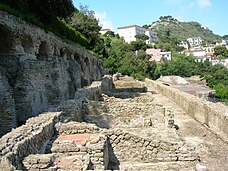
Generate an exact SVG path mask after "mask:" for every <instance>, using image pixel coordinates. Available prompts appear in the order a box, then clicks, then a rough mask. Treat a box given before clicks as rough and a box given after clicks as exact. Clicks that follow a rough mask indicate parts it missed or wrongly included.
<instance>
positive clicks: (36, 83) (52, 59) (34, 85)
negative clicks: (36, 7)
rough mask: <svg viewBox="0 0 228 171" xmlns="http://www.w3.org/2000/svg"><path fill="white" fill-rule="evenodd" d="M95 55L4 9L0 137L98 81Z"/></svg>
mask: <svg viewBox="0 0 228 171" xmlns="http://www.w3.org/2000/svg"><path fill="white" fill-rule="evenodd" d="M101 65H102V63H101V61H100V60H99V59H97V58H96V57H95V56H93V55H92V54H90V53H89V52H88V51H86V50H84V49H83V48H81V47H78V46H75V45H70V44H68V43H66V42H64V41H63V40H62V39H60V38H59V37H57V36H55V35H54V34H52V33H50V32H49V33H47V32H45V31H44V30H42V29H40V28H37V27H35V26H33V25H30V24H27V23H25V22H23V21H21V20H20V19H18V18H15V17H14V16H11V15H9V14H7V13H5V12H2V11H0V122H1V123H4V124H1V125H0V136H2V135H4V134H5V133H7V132H9V131H10V130H11V129H12V128H15V127H17V126H20V125H22V124H23V123H25V121H26V120H27V119H28V118H30V117H32V116H36V115H38V114H39V113H41V112H43V111H44V110H45V109H47V108H48V107H50V106H52V105H57V104H59V103H61V102H63V101H65V100H67V99H73V98H74V94H75V92H76V91H77V90H78V89H79V88H82V87H84V86H88V85H90V84H91V83H92V81H95V80H100V79H101V78H102V75H103V74H104V72H105V70H104V69H103V68H102V66H101Z"/></svg>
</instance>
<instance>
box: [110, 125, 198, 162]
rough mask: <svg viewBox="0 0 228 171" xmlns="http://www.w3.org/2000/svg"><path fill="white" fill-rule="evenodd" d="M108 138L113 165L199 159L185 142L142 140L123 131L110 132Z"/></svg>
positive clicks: (155, 139)
mask: <svg viewBox="0 0 228 171" xmlns="http://www.w3.org/2000/svg"><path fill="white" fill-rule="evenodd" d="M108 136H109V138H110V145H111V147H110V148H111V149H109V152H110V162H111V163H112V164H113V165H116V164H117V163H119V162H120V163H122V162H126V161H131V162H134V163H137V162H145V163H147V162H172V161H195V160H196V158H197V154H196V152H195V148H193V147H189V146H187V145H186V144H185V143H184V141H170V142H166V141H163V140H161V139H160V138H159V137H153V139H152V138H142V137H140V136H138V135H134V134H132V133H130V132H128V131H122V130H121V129H114V130H111V131H108ZM111 152H113V154H115V155H112V153H111Z"/></svg>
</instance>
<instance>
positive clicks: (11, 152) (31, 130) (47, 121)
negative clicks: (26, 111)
mask: <svg viewBox="0 0 228 171" xmlns="http://www.w3.org/2000/svg"><path fill="white" fill-rule="evenodd" d="M61 114H62V113H61V112H48V113H44V114H42V115H39V117H34V118H30V119H28V120H27V122H26V124H25V125H23V126H21V127H18V128H17V129H14V130H13V131H11V132H10V133H8V134H6V135H4V136H3V137H2V138H1V139H0V170H16V169H21V168H22V165H21V163H22V160H23V158H24V157H25V156H27V155H29V154H36V153H41V151H42V148H43V146H44V145H45V142H46V141H47V140H49V139H50V137H52V136H53V135H54V133H55V124H56V123H57V122H59V121H60V119H61Z"/></svg>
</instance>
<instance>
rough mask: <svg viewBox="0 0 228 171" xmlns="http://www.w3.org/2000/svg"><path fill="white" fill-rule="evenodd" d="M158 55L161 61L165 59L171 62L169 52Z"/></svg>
mask: <svg viewBox="0 0 228 171" xmlns="http://www.w3.org/2000/svg"><path fill="white" fill-rule="evenodd" d="M160 55H161V59H165V60H168V61H171V59H172V55H171V52H161V53H160Z"/></svg>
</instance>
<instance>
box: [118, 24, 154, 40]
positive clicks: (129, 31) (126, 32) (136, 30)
mask: <svg viewBox="0 0 228 171" xmlns="http://www.w3.org/2000/svg"><path fill="white" fill-rule="evenodd" d="M117 33H118V34H119V36H120V37H123V38H124V40H125V42H127V43H130V42H132V41H136V38H135V36H136V35H140V34H145V35H147V36H148V37H149V40H147V41H146V43H147V44H153V43H155V42H156V41H157V33H155V32H153V31H151V30H147V29H145V28H143V27H140V26H137V25H130V26H124V27H119V28H117Z"/></svg>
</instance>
